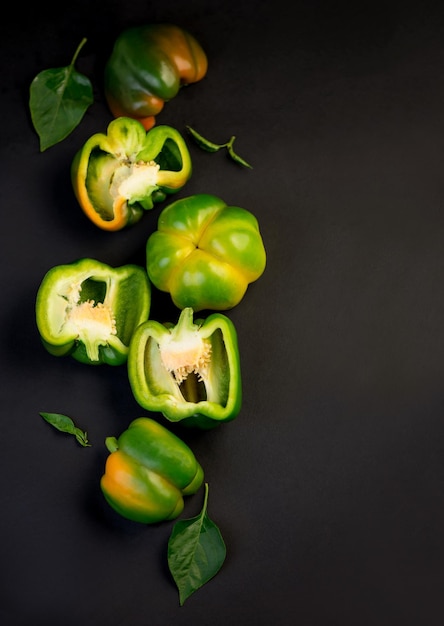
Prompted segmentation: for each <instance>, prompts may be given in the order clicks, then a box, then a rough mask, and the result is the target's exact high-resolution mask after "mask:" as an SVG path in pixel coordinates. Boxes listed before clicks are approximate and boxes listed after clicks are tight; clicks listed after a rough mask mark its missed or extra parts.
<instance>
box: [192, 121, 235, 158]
mask: <svg viewBox="0 0 444 626" xmlns="http://www.w3.org/2000/svg"><path fill="white" fill-rule="evenodd" d="M186 128H187V131H188V132H189V133H190V135H191V136H192V138H193V139H194V141H195V142H196V143H197V145H198V146H199V147H200V148H202V149H203V150H206V151H207V152H217V151H218V150H220V148H225V145H226V144H224V143H222V144H218V143H213V142H212V141H209V140H208V139H205V137H202V135H200V134H199V133H198V132H197V131H196V130H194V128H191V126H187V127H186Z"/></svg>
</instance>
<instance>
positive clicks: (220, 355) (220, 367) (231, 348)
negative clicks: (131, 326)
mask: <svg viewBox="0 0 444 626" xmlns="http://www.w3.org/2000/svg"><path fill="white" fill-rule="evenodd" d="M128 378H129V381H130V386H131V388H132V391H133V394H134V397H135V399H136V400H137V402H138V403H139V404H140V405H141V406H142V407H143V408H145V409H148V410H149V411H160V412H162V413H163V415H164V416H165V417H166V418H167V419H168V420H170V421H171V422H179V421H182V422H183V424H184V425H186V426H196V427H199V428H203V429H210V428H213V427H215V426H217V425H218V424H221V423H222V422H228V421H230V420H232V419H234V418H235V417H236V416H237V415H238V413H239V411H240V408H241V402H242V384H241V370H240V358H239V348H238V342H237V333H236V329H235V327H234V325H233V323H232V321H231V320H230V319H229V318H228V317H226V316H225V315H223V314H221V313H213V314H211V315H210V316H209V317H207V319H206V320H196V321H195V322H193V310H192V309H191V308H189V307H187V308H185V309H183V311H182V312H181V313H180V317H179V320H178V322H177V324H176V325H175V326H174V325H172V324H169V323H168V324H161V323H159V322H156V321H154V320H147V321H146V322H143V323H142V324H141V325H140V326H139V327H138V328H137V329H136V331H135V332H134V335H133V337H132V339H131V343H130V351H129V355H128Z"/></svg>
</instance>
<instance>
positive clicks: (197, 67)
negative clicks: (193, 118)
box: [104, 24, 208, 130]
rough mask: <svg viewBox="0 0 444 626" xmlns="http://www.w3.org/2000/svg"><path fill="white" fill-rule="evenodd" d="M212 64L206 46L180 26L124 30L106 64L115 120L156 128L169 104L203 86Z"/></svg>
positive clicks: (108, 94)
mask: <svg viewBox="0 0 444 626" xmlns="http://www.w3.org/2000/svg"><path fill="white" fill-rule="evenodd" d="M207 69H208V59H207V56H206V54H205V52H204V50H203V49H202V46H201V45H200V43H199V42H198V41H197V40H196V39H195V37H193V35H191V33H189V32H188V31H186V30H184V29H183V28H181V27H179V26H176V25H175V24H147V25H144V26H135V27H131V28H128V29H126V30H124V31H123V32H122V33H121V34H120V35H119V37H118V38H117V39H116V41H115V43H114V47H113V50H112V52H111V55H110V57H109V59H108V60H107V62H106V64H105V70H104V92H105V97H106V100H107V102H108V106H109V108H110V111H111V113H112V114H113V115H114V117H120V116H127V117H132V118H134V119H137V120H139V121H140V122H141V123H142V124H143V126H144V127H145V129H146V130H149V129H150V128H152V127H153V126H154V124H155V122H156V115H158V114H159V113H160V112H161V111H162V109H163V107H164V104H165V102H168V101H169V100H171V99H172V98H174V97H175V96H176V95H177V94H178V92H179V90H180V88H181V87H183V86H184V85H189V84H191V83H196V82H198V81H200V80H201V79H202V78H203V77H204V76H205V75H206V73H207Z"/></svg>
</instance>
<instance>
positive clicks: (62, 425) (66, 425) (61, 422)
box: [40, 412, 91, 447]
mask: <svg viewBox="0 0 444 626" xmlns="http://www.w3.org/2000/svg"><path fill="white" fill-rule="evenodd" d="M40 415H41V416H42V417H43V419H44V420H46V421H47V422H48V424H51V426H54V428H57V430H60V431H61V432H63V433H68V434H69V435H74V437H75V438H76V440H77V441H78V443H79V444H80V445H81V446H83V447H87V446H90V445H91V444H90V443H89V442H88V434H87V433H86V432H83V430H80V428H77V426H76V425H75V424H74V422H73V421H72V419H71V418H70V417H68V416H67V415H62V414H61V413H43V412H41V413H40Z"/></svg>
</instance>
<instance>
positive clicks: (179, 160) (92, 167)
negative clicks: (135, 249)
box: [71, 117, 192, 231]
mask: <svg viewBox="0 0 444 626" xmlns="http://www.w3.org/2000/svg"><path fill="white" fill-rule="evenodd" d="M191 174H192V164H191V157H190V153H189V151H188V147H187V145H186V143H185V140H184V139H183V137H182V135H181V134H180V133H179V132H178V131H177V130H176V129H175V128H172V127H171V126H165V125H164V126H157V127H156V128H153V129H152V130H151V131H149V132H147V131H146V130H145V129H144V127H143V126H142V124H141V123H140V122H137V121H136V120H133V119H131V118H129V117H120V118H118V119H115V120H113V121H112V122H111V123H110V124H109V126H108V129H107V133H96V134H94V135H93V136H92V137H90V138H89V139H88V141H86V143H85V144H84V145H83V147H82V148H81V149H80V150H79V151H78V152H77V154H76V155H75V157H74V159H73V162H72V164H71V180H72V185H73V189H74V193H75V196H76V198H77V200H78V202H79V204H80V206H81V208H82V209H83V211H84V213H85V214H86V216H87V217H88V218H89V219H90V220H91V221H92V222H93V223H94V224H95V225H96V226H98V227H99V228H101V229H103V230H108V231H117V230H121V229H122V228H125V227H126V226H131V225H132V224H135V223H136V222H138V221H139V220H140V219H141V218H142V215H143V214H144V212H145V211H147V210H149V209H152V208H153V206H154V204H155V203H157V202H163V201H164V200H165V199H166V197H167V196H168V195H169V194H173V193H177V192H178V191H179V190H180V189H181V188H182V187H183V186H184V185H185V183H186V182H187V181H188V180H189V178H190V177H191Z"/></svg>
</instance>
